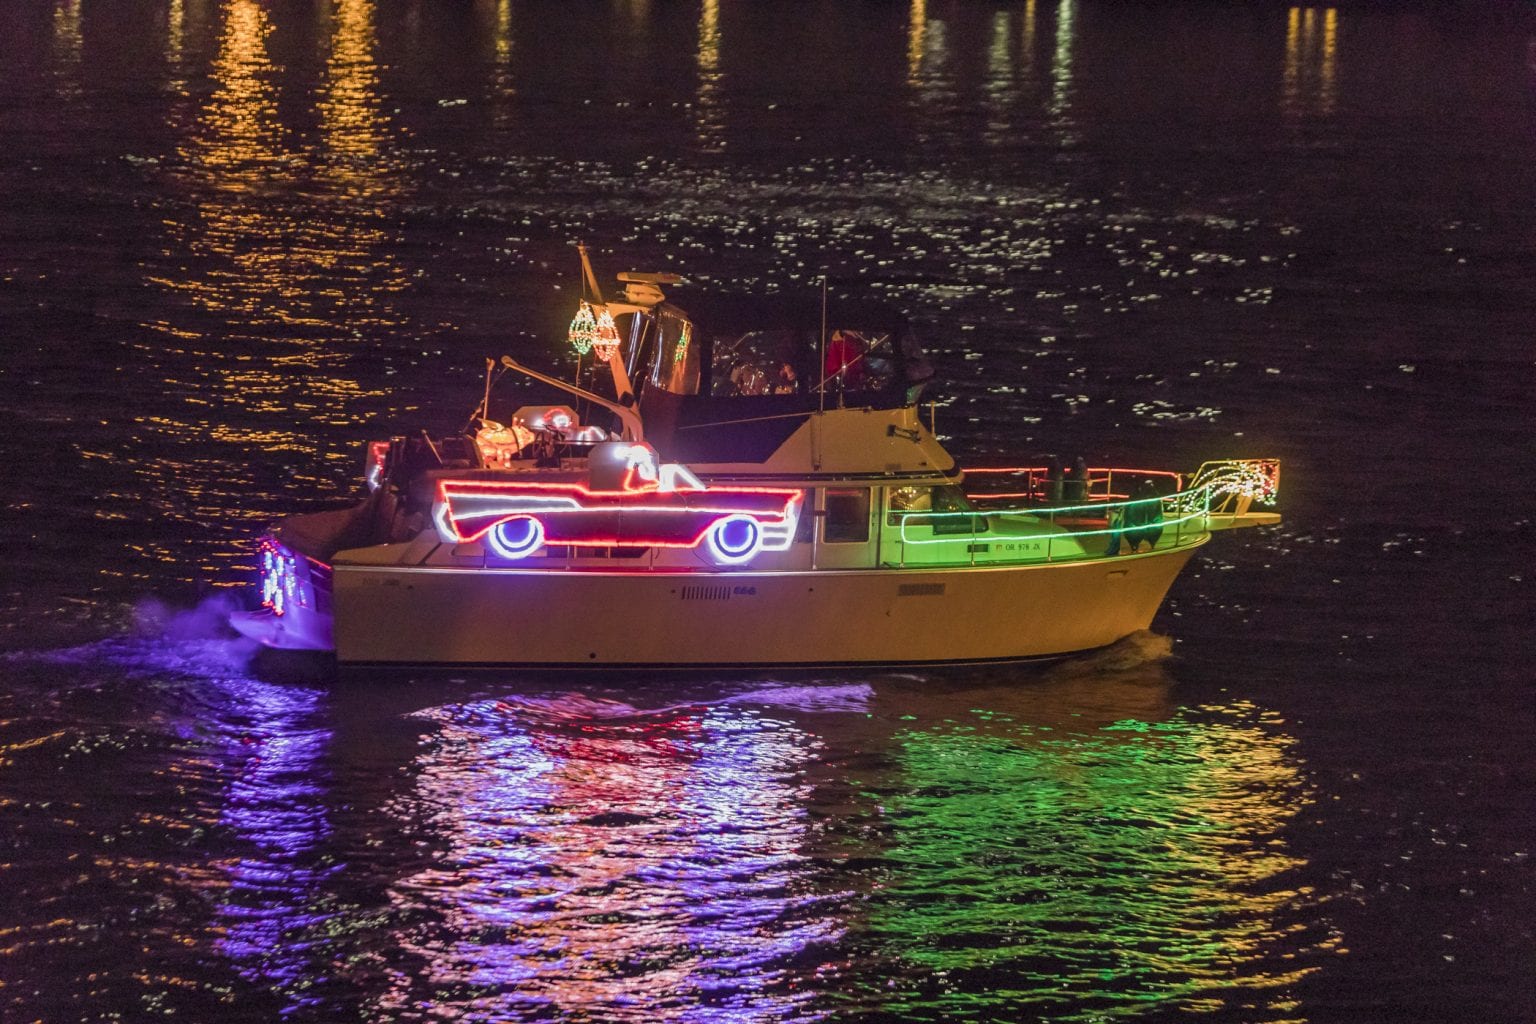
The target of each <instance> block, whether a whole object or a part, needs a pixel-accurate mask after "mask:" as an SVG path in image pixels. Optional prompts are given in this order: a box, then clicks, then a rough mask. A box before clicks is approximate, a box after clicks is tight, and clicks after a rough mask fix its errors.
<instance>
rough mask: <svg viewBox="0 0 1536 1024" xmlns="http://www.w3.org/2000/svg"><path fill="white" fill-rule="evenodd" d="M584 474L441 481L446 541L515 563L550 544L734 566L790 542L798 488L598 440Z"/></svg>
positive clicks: (440, 519)
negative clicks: (683, 552) (707, 472)
mask: <svg viewBox="0 0 1536 1024" xmlns="http://www.w3.org/2000/svg"><path fill="white" fill-rule="evenodd" d="M589 462H590V466H591V470H590V473H589V474H588V476H587V477H586V478H585V479H582V478H573V479H571V480H570V481H568V482H559V483H554V482H547V481H533V480H529V481H515V482H501V481H487V480H444V481H442V482H441V483H439V485H438V501H437V508H436V514H435V520H436V522H437V524H438V532H439V535H440V536H441V537H442V539H443V540H444V542H446V543H466V542H470V541H480V540H483V541H484V543H485V545H486V546H487V547H488V548H489V549H490V550H491V552H492V553H493V554H495V555H496V556H498V557H500V558H503V559H507V560H511V561H516V560H519V559H523V558H527V557H528V556H530V555H532V554H534V553H535V552H537V551H538V550H539V549H540V548H542V547H545V546H547V545H551V544H554V545H568V546H571V547H587V548H610V547H654V548H697V547H698V546H700V545H701V544H703V545H704V546H705V548H706V549H707V550H708V551H709V554H710V556H711V558H712V559H713V561H714V562H715V563H716V564H717V565H741V564H744V563H746V562H749V561H751V560H752V559H753V558H754V557H756V555H757V554H758V553H759V552H762V551H783V550H785V549H786V548H788V547H789V545H790V542H791V541H792V540H793V539H794V535H795V526H796V524H797V523H798V522H799V519H800V509H801V506H802V504H803V502H804V499H805V494H804V492H803V491H800V490H789V489H780V488H766V487H712V486H709V485H706V484H704V483H703V482H702V481H700V480H699V478H698V477H696V476H695V475H694V474H693V473H692V472H691V471H690V470H689V469H688V468H687V467H685V466H680V465H677V464H674V463H658V462H657V460H656V452H655V450H654V449H653V448H651V447H650V446H649V445H644V444H625V443H622V442H610V443H605V444H600V445H596V446H595V447H594V448H593V451H592V455H591V458H590V460H589Z"/></svg>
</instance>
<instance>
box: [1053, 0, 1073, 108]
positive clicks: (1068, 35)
mask: <svg viewBox="0 0 1536 1024" xmlns="http://www.w3.org/2000/svg"><path fill="white" fill-rule="evenodd" d="M1075 13H1076V12H1075V10H1074V7H1073V0H1060V2H1059V3H1058V4H1057V5H1056V49H1055V52H1054V53H1053V54H1052V57H1051V106H1050V112H1051V116H1052V117H1054V118H1057V119H1058V120H1060V119H1063V118H1065V117H1066V116H1067V114H1068V112H1069V111H1070V109H1071V103H1072V41H1073V39H1072V20H1073V17H1074V16H1075Z"/></svg>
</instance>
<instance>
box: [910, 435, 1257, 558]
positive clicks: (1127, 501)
mask: <svg viewBox="0 0 1536 1024" xmlns="http://www.w3.org/2000/svg"><path fill="white" fill-rule="evenodd" d="M988 472H1006V473H1015V474H1018V473H1023V474H1026V479H1027V481H1028V484H1029V490H1030V492H1031V493H1033V492H1034V484H1035V475H1036V474H1043V473H1044V472H1045V470H1043V469H1038V468H1033V467H1031V468H1028V469H1005V470H980V471H977V470H968V471H967V475H971V474H975V473H982V474H984V473H988ZM1116 473H1120V474H1122V475H1129V474H1135V475H1137V476H1140V477H1141V478H1142V479H1147V478H1149V477H1152V476H1159V477H1169V478H1172V479H1174V480H1177V481H1180V482H1181V483H1182V477H1181V476H1180V475H1179V474H1177V473H1171V472H1163V471H1154V470H1128V469H1090V470H1089V479H1088V484H1089V497H1090V499H1093V500H1090V501H1089V502H1088V503H1086V504H1072V505H1051V506H1046V505H1036V504H1026V505H1018V506H1013V507H1003V508H984V509H975V510H970V511H959V512H935V511H933V510H931V509H910V510H887V512H886V515H887V516H895V517H897V518H898V522H899V529H900V534H899V537H900V540H899V542H898V556H899V557H898V561H897V563H896V564H898V565H901V566H905V565H906V564H907V561H908V556H907V550H908V546H909V545H910V546H912V547H918V546H930V545H949V546H954V545H956V544H962V543H963V544H965V545H966V548H965V557H964V558H963V559H954V560H950V559H943V560H941V561H938V562H923V563H922V564H924V565H939V564H959V563H962V562H969V564H971V565H975V564H976V555H977V547H978V545H979V544H982V543H991V542H994V541H999V540H1001V541H1007V540H1012V539H1017V540H1043V541H1044V543H1045V552H1044V554H1043V555H1042V554H1040V553H1037V552H1030V553H1028V554H1024V555H1019V556H1006V555H1002V556H998V557H988V558H987V559H986V564H988V565H1021V564H1030V563H1042V562H1061V561H1080V562H1087V561H1095V560H1100V561H1108V560H1112V559H1115V558H1118V557H1119V555H1120V548H1119V543H1118V541H1117V540H1116V538H1117V537H1118V538H1124V537H1126V536H1127V535H1128V534H1135V533H1137V532H1139V531H1142V530H1156V531H1158V536H1157V539H1156V540H1153V541H1152V550H1153V551H1160V550H1174V549H1177V548H1181V547H1186V546H1189V545H1191V544H1195V543H1198V542H1200V541H1202V540H1203V539H1204V538H1205V537H1206V535H1207V534H1208V533H1209V532H1210V531H1209V526H1210V521H1209V517H1210V516H1211V515H1212V514H1229V513H1232V512H1234V511H1237V512H1242V511H1244V510H1246V508H1247V507H1248V505H1249V503H1251V502H1252V501H1259V502H1261V503H1264V504H1272V503H1273V502H1274V499H1275V495H1276V494H1277V492H1278V489H1279V479H1280V464H1279V462H1278V461H1276V460H1273V459H1231V460H1223V461H1220V462H1207V463H1205V464H1204V465H1202V466H1201V467H1200V469H1199V470H1198V471H1197V472H1196V473H1195V475H1194V477H1193V478H1192V480H1191V486H1189V487H1187V488H1184V489H1181V490H1178V491H1176V492H1175V493H1173V494H1168V495H1158V496H1156V497H1150V498H1124V499H1120V500H1113V499H1114V497H1115V490H1114V484H1115V474H1116ZM1052 482H1054V481H1052ZM1095 486H1098V487H1100V488H1101V490H1099V491H1098V492H1097V493H1098V495H1099V496H1098V497H1097V498H1095V497H1094V488H1095ZM971 497H972V500H973V501H976V500H980V501H985V500H988V499H987V496H986V495H974V496H971ZM1009 497H1011V496H1009ZM993 500H996V499H995V498H994V499H993ZM1148 508H1150V509H1151V510H1153V515H1151V516H1148V517H1146V521H1145V522H1142V521H1141V520H1142V518H1143V517H1142V515H1140V514H1139V513H1140V511H1141V510H1142V509H1148ZM1133 512H1136V513H1138V514H1135V515H1133V514H1132V513H1133ZM1082 513H1091V514H1092V516H1093V518H1094V519H1099V518H1102V519H1104V521H1105V523H1106V525H1105V526H1104V527H1102V528H1094V529H1086V530H1085V529H1073V528H1072V527H1071V525H1070V524H1071V521H1072V520H1073V519H1080V518H1084V517H1083V516H1082ZM919 516H921V517H924V518H925V519H926V520H927V521H928V522H929V523H931V522H932V521H933V520H935V519H958V518H959V517H962V516H965V517H969V518H970V519H971V520H972V523H973V525H972V528H971V530H970V531H968V532H958V533H946V534H942V535H935V536H933V537H931V538H922V539H914V538H912V537H910V536H909V535H908V533H907V522H908V520H910V519H912V518H914V517H919ZM1008 516H1020V517H1029V518H1032V519H1035V520H1037V521H1041V522H1046V523H1050V524H1053V525H1060V526H1063V527H1064V529H1063V531H1062V532H1059V533H1058V532H1050V533H1044V534H1037V535H1025V534H1015V535H1012V536H1010V535H1008V534H1004V533H1000V532H998V531H997V526H998V525H999V524H998V523H997V522H996V521H995V520H998V519H1001V518H1004V517H1008ZM978 519H979V520H985V521H986V524H987V526H986V529H985V530H978V529H976V527H975V525H974V524H975V521H976V520H978ZM1063 520H1065V522H1063ZM1170 528H1172V535H1171V537H1170V535H1169V529H1170ZM1085 537H1108V538H1109V539H1108V540H1106V542H1105V547H1104V550H1103V551H1099V552H1088V551H1083V550H1082V547H1081V543H1080V542H1081V539H1082V538H1085ZM1067 539H1071V540H1072V541H1074V542H1075V543H1074V548H1075V550H1074V551H1073V552H1069V553H1066V554H1058V553H1057V551H1056V550H1055V548H1056V542H1057V541H1058V540H1067ZM1146 539H1147V538H1145V537H1136V538H1135V541H1134V546H1135V547H1140V545H1141V542H1142V541H1143V540H1146Z"/></svg>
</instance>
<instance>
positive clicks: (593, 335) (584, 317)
mask: <svg viewBox="0 0 1536 1024" xmlns="http://www.w3.org/2000/svg"><path fill="white" fill-rule="evenodd" d="M609 322H610V323H611V322H612V320H611V319H610V321H609ZM566 336H567V337H568V338H569V339H570V342H571V346H572V347H573V348H575V349H576V354H577V355H583V356H584V355H586V354H587V353H588V352H590V351H592V346H593V345H594V344H596V342H597V318H596V317H595V316H593V315H592V306H591V304H590V303H588V302H587V300H586V299H582V300H581V308H579V309H578V310H576V315H575V317H573V318H572V319H571V329H570V332H569V333H568V334H567V335H566Z"/></svg>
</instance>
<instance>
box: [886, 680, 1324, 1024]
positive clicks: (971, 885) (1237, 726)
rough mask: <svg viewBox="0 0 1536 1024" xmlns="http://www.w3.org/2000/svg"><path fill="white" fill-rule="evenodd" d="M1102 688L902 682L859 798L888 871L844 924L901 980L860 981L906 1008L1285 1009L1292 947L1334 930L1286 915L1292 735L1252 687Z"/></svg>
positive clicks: (1092, 1014)
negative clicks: (948, 690) (943, 693)
mask: <svg viewBox="0 0 1536 1024" xmlns="http://www.w3.org/2000/svg"><path fill="white" fill-rule="evenodd" d="M1110 686H1111V689H1112V690H1117V691H1118V698H1117V697H1116V696H1115V695H1114V694H1113V693H1112V694H1108V695H1106V694H1104V693H1099V694H1097V695H1096V699H1097V700H1099V701H1102V702H1103V703H1101V704H1100V707H1099V709H1098V712H1095V710H1094V709H1093V708H1091V707H1087V706H1079V707H1077V708H1076V709H1072V705H1071V704H1070V702H1068V701H1066V700H1065V698H1066V696H1067V694H1070V693H1072V692H1081V691H1080V690H1079V687H1078V686H1076V685H1075V684H1068V685H1066V686H1065V687H1064V688H1063V687H1061V686H1047V687H1045V688H1044V689H1042V690H1039V691H1032V692H1025V693H1017V692H1014V693H1010V692H1008V691H1006V690H1003V689H1001V688H1000V689H998V690H996V691H993V692H988V693H967V694H966V697H967V698H968V701H967V702H968V704H969V705H970V707H969V708H968V709H967V710H965V711H963V712H960V713H956V709H954V708H953V707H949V708H946V707H943V706H939V705H937V704H936V703H934V702H933V701H929V702H928V703H929V707H928V708H924V707H923V706H922V705H923V703H924V701H922V700H921V699H919V700H918V701H916V703H915V706H914V705H913V703H912V702H911V700H910V698H911V696H912V695H907V699H908V703H909V706H908V707H907V709H906V713H907V715H908V716H910V717H911V719H912V721H913V722H914V723H916V724H913V725H912V726H911V727H909V728H905V729H901V730H899V731H897V732H896V733H894V734H893V736H892V737H891V742H892V744H893V747H892V758H893V761H894V769H895V771H894V774H893V776H892V777H890V778H887V779H885V780H884V781H883V782H879V781H877V780H873V779H872V780H870V781H871V784H872V789H874V792H871V793H869V794H868V795H867V796H866V805H867V814H866V818H867V823H868V824H869V825H870V828H869V829H867V830H866V835H877V836H879V838H880V841H881V842H882V844H884V845H886V849H885V851H884V853H883V855H882V859H883V860H885V861H886V862H888V863H889V864H890V868H889V870H888V871H886V872H884V874H883V877H880V879H879V881H878V882H875V883H874V884H872V885H871V886H870V889H869V891H868V893H867V917H866V919H865V921H864V929H865V936H866V941H867V942H868V943H869V944H870V945H871V946H872V947H873V948H872V949H871V950H870V951H869V952H870V953H872V954H874V955H875V956H876V957H878V958H879V959H881V960H884V961H885V962H886V963H887V964H888V965H889V967H888V973H889V976H890V977H893V978H896V977H899V978H902V979H904V980H903V981H902V982H900V983H899V984H895V985H894V989H895V991H890V990H887V991H886V992H883V993H879V995H878V996H877V995H876V993H875V992H873V991H870V992H867V993H866V995H865V998H867V999H875V998H878V1000H879V1002H880V1004H881V1006H882V1008H883V1011H884V1012H889V1013H894V1014H899V1015H901V1016H903V1017H912V1018H917V1019H922V1018H924V1017H926V1016H927V1015H928V1014H929V1013H933V1014H934V1015H935V1017H936V1018H939V1017H945V1016H951V1017H953V1016H964V1017H965V1018H966V1019H974V1017H975V1015H976V1014H978V1013H987V1014H997V1015H999V1016H1000V1017H1006V1018H1007V1019H1016V1018H1014V1017H1009V1016H1008V1015H1009V1014H1018V1013H1027V1014H1049V1015H1050V1016H1051V1018H1052V1019H1061V1020H1102V1019H1107V1018H1117V1017H1121V1016H1131V1015H1139V1014H1142V1013H1144V1012H1147V1011H1153V1010H1163V1011H1172V1012H1201V1011H1217V1010H1225V1011H1228V1012H1230V1011H1234V1010H1236V1011H1239V1012H1242V1013H1244V1014H1245V1015H1246V1016H1247V1017H1248V1018H1251V1019H1265V1020H1285V1019H1298V1018H1299V1011H1298V1008H1297V1004H1296V1002H1295V1000H1294V997H1293V995H1292V994H1291V986H1293V985H1294V983H1295V982H1297V981H1298V980H1299V979H1300V978H1301V977H1303V976H1304V975H1305V974H1306V973H1308V971H1309V970H1310V969H1311V968H1308V967H1306V966H1303V963H1304V961H1305V958H1300V957H1298V954H1299V953H1302V952H1303V951H1305V952H1306V953H1307V954H1308V956H1310V955H1312V954H1315V953H1317V952H1319V951H1320V950H1321V948H1325V947H1327V946H1329V945H1332V944H1333V941H1334V940H1332V939H1330V938H1326V937H1324V938H1322V939H1319V938H1317V937H1316V936H1310V935H1302V934H1300V933H1299V932H1295V933H1293V934H1287V932H1288V928H1287V926H1286V924H1285V923H1284V922H1285V919H1286V917H1287V915H1288V910H1289V909H1290V908H1292V907H1294V906H1296V905H1298V904H1300V903H1304V902H1307V901H1308V900H1309V899H1310V893H1308V892H1307V891H1306V890H1305V889H1304V888H1299V887H1297V886H1296V884H1295V883H1294V882H1293V881H1292V880H1291V879H1292V877H1293V872H1294V869H1297V868H1299V867H1301V866H1302V862H1301V861H1300V860H1298V859H1297V858H1296V857H1295V856H1294V855H1293V854H1291V853H1290V852H1289V851H1288V850H1287V847H1286V844H1285V841H1284V839H1283V829H1284V827H1285V826H1286V824H1287V822H1289V821H1290V820H1291V818H1292V817H1293V816H1294V815H1295V814H1297V813H1298V811H1299V810H1301V809H1302V808H1304V807H1305V806H1306V805H1307V804H1308V803H1309V802H1310V800H1311V797H1310V795H1309V792H1308V789H1307V785H1306V783H1305V781H1304V778H1303V776H1302V773H1301V770H1300V768H1299V766H1298V761H1297V758H1296V756H1295V753H1294V751H1293V749H1292V748H1293V746H1294V741H1293V740H1291V739H1290V738H1289V737H1287V736H1286V735H1285V733H1284V732H1282V731H1281V723H1279V722H1278V721H1276V720H1275V719H1274V718H1273V717H1272V716H1271V715H1269V714H1267V713H1265V712H1263V711H1261V710H1260V709H1258V708H1256V707H1254V706H1252V705H1248V704H1241V703H1239V704H1233V705H1231V706H1222V707H1199V708H1191V709H1182V708H1180V709H1171V708H1159V707H1158V705H1159V704H1160V703H1161V702H1162V700H1163V699H1164V698H1165V696H1166V692H1167V691H1166V688H1165V687H1161V686H1158V685H1157V684H1156V683H1151V684H1148V683H1147V682H1145V681H1140V682H1138V681H1134V680H1132V681H1128V682H1124V683H1120V684H1114V683H1111V684H1110ZM1136 701H1142V702H1144V706H1143V707H1142V708H1141V709H1138V710H1136V711H1135V712H1134V717H1124V718H1118V719H1114V720H1109V716H1107V715H1105V714H1103V713H1104V712H1109V713H1111V714H1112V713H1113V712H1114V711H1115V710H1117V705H1118V707H1119V708H1120V709H1124V708H1125V707H1126V704H1127V702H1130V703H1131V704H1132V705H1134V703H1135V702H1136ZM1069 709H1070V710H1069ZM930 711H931V712H932V713H933V715H934V716H935V717H934V718H930V717H929V713H928V712H930ZM1095 719H1097V720H1095ZM861 955H864V954H861ZM1310 962H1312V963H1315V961H1310ZM861 974H863V976H864V977H865V978H868V976H869V975H868V973H867V972H862V971H861ZM860 1002H864V999H861V1000H860Z"/></svg>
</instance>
